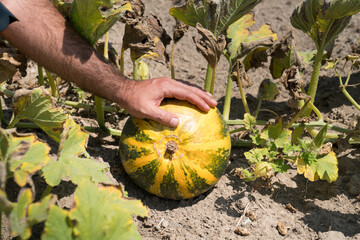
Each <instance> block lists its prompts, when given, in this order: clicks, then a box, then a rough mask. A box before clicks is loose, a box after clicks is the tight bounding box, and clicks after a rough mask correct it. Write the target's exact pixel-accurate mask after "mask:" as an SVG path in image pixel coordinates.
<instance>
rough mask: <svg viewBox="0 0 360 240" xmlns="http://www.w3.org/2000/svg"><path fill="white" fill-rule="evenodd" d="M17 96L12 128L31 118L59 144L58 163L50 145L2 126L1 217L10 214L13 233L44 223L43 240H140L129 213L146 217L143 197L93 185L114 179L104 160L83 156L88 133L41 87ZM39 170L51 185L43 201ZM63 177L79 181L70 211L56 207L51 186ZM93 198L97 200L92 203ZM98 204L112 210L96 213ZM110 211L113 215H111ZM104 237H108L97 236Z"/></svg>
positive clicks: (24, 232) (24, 235)
mask: <svg viewBox="0 0 360 240" xmlns="http://www.w3.org/2000/svg"><path fill="white" fill-rule="evenodd" d="M13 99H14V102H13V105H14V116H13V118H12V121H11V122H10V124H9V127H12V126H16V125H18V124H20V121H21V120H30V121H32V122H33V123H35V124H36V125H37V126H39V127H40V128H41V129H42V130H43V131H44V132H45V133H47V134H48V135H49V136H50V137H51V138H53V139H54V140H55V141H57V142H58V143H59V145H58V153H57V157H55V159H56V161H55V160H53V159H50V147H49V146H48V145H47V144H46V143H44V142H42V141H41V140H39V139H38V138H37V137H36V136H35V135H34V134H25V135H24V134H17V133H16V132H15V131H14V129H9V130H4V129H0V173H1V174H0V176H1V177H0V216H1V215H2V213H4V214H5V215H6V216H8V217H9V220H10V228H11V231H12V236H14V237H15V236H19V237H20V238H21V239H28V238H29V237H30V236H31V228H32V226H34V225H35V224H37V223H41V222H45V231H44V234H43V238H45V239H53V238H62V239H75V238H76V239H78V238H83V239H99V238H101V239H116V236H119V235H120V236H121V234H122V235H124V236H131V238H133V239H139V238H140V235H139V233H138V232H137V230H136V226H135V225H134V224H133V222H132V219H131V215H133V214H135V215H138V216H145V215H146V214H147V209H146V208H144V207H143V206H142V204H141V202H140V201H138V200H137V201H135V200H129V199H127V198H126V193H124V191H122V190H119V189H117V188H115V187H112V186H109V187H97V186H96V185H95V183H100V182H101V183H107V184H111V182H110V179H109V178H108V176H107V175H106V172H107V171H108V170H107V168H106V167H105V166H104V164H101V163H96V162H94V161H92V160H91V159H89V157H83V156H88V154H87V153H86V145H87V140H88V137H89V134H88V133H87V132H85V131H84V130H82V129H81V127H80V126H79V125H78V124H76V123H75V122H74V121H73V120H72V119H71V118H70V117H69V116H68V115H67V114H65V113H64V112H63V110H62V109H61V108H57V107H55V105H54V101H53V99H52V98H51V95H50V94H49V93H47V92H46V90H44V89H43V88H38V89H34V90H32V91H31V90H24V89H21V90H18V91H17V92H16V93H15V95H14V98H13ZM35 174H40V175H41V176H43V177H44V179H45V182H46V183H47V184H48V185H47V188H46V189H45V191H44V192H43V193H42V199H41V200H40V201H37V202H35V201H34V199H35V194H36V193H37V192H36V189H35V186H34V183H33V180H32V177H33V175H35ZM10 178H13V179H14V181H15V183H16V184H17V185H18V186H19V187H20V188H21V190H20V191H19V194H18V200H17V202H12V201H10V200H9V197H8V196H7V193H6V191H5V184H6V182H7V181H8V180H9V179H10ZM64 178H68V179H69V180H70V181H72V182H73V183H75V184H78V187H77V189H76V191H75V201H76V206H75V207H74V208H73V209H71V210H70V211H65V210H62V209H61V208H59V207H58V206H56V205H55V202H56V196H55V195H52V194H51V190H52V187H53V186H56V185H58V184H59V183H60V182H61V180H62V179H64ZM38 193H40V194H41V192H38ZM124 194H125V195H124ZM84 196H86V197H84ZM89 199H93V200H94V201H93V202H91V203H90V202H89ZM95 199H96V201H95ZM84 200H85V201H84ZM97 201H98V202H97ZM99 205H102V206H103V207H104V208H109V209H111V211H110V210H109V211H105V212H104V211H103V208H102V211H101V213H100V212H98V213H97V214H96V215H94V213H95V212H96V209H98V210H99V208H98V206H99ZM86 212H91V213H92V216H93V217H94V219H95V220H98V219H102V218H106V219H107V220H106V221H105V220H104V221H101V224H103V225H101V224H99V222H98V221H89V220H88V219H87V218H86V217H85V216H83V215H82V214H81V213H85V215H86ZM109 212H112V213H114V214H113V215H112V216H110V215H109V214H108V213H109ZM119 216H121V219H119ZM109 217H110V218H109ZM85 218H86V219H85ZM94 219H93V220H94ZM70 222H71V224H70ZM97 227H99V228H101V230H98V229H97ZM0 229H1V228H0ZM89 229H93V230H96V229H97V230H96V234H94V235H92V236H89V235H88V234H89ZM105 235H106V237H107V238H105V237H99V236H105ZM98 237H99V238H98Z"/></svg>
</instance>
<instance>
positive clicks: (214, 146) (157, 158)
mask: <svg viewBox="0 0 360 240" xmlns="http://www.w3.org/2000/svg"><path fill="white" fill-rule="evenodd" d="M160 108H162V109H165V110H167V111H169V112H172V113H175V114H176V115H177V116H178V117H179V119H180V123H179V125H178V126H177V127H176V128H170V127H166V126H164V125H162V124H160V123H158V122H155V121H152V120H148V119H139V118H135V117H130V118H129V119H128V120H127V122H126V124H125V126H124V129H123V132H122V135H121V139H120V157H121V161H122V164H123V166H124V168H125V171H126V172H127V173H128V175H129V176H130V177H131V178H132V179H133V181H134V182H135V183H136V184H138V185H139V186H140V187H141V188H143V189H145V190H146V191H148V192H150V193H153V194H155V195H157V196H159V197H163V198H170V199H186V198H192V197H195V196H197V195H200V194H202V193H204V192H206V191H207V190H209V189H210V188H211V187H212V186H214V185H215V184H216V183H217V182H218V181H219V179H220V177H221V176H222V175H223V174H224V171H225V168H226V167H227V164H228V159H229V155H230V149H231V141H230V134H229V131H228V128H227V126H226V123H225V121H224V120H223V118H222V116H221V114H220V112H219V111H218V110H217V109H216V108H212V109H210V111H209V112H203V111H201V110H199V109H198V108H197V107H195V106H194V105H192V104H190V103H188V102H186V101H179V100H174V99H170V100H166V101H163V103H162V105H161V106H160Z"/></svg>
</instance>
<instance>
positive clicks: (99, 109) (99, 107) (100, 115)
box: [94, 96, 105, 128]
mask: <svg viewBox="0 0 360 240" xmlns="http://www.w3.org/2000/svg"><path fill="white" fill-rule="evenodd" d="M94 99H95V109H96V120H97V122H98V124H99V126H100V127H101V128H105V116H104V101H103V99H102V98H101V97H98V96H94Z"/></svg>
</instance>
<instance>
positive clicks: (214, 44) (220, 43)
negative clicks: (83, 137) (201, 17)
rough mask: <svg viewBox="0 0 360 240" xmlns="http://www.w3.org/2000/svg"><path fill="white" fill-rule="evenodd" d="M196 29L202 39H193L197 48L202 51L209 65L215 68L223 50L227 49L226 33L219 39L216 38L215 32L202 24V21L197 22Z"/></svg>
mask: <svg viewBox="0 0 360 240" xmlns="http://www.w3.org/2000/svg"><path fill="white" fill-rule="evenodd" d="M196 29H197V30H198V33H199V34H200V35H201V37H202V38H201V39H200V40H196V39H195V37H193V40H194V42H195V45H196V50H197V51H198V52H200V53H201V54H202V55H203V56H204V58H205V59H206V61H207V62H208V63H209V65H210V66H211V67H212V68H214V67H215V66H216V64H217V62H218V61H219V59H220V56H221V53H222V51H223V50H224V49H225V46H226V40H225V36H224V35H220V36H219V38H218V39H216V38H215V36H214V34H213V33H212V32H211V31H210V30H208V29H206V28H203V27H202V26H201V24H200V23H197V24H196Z"/></svg>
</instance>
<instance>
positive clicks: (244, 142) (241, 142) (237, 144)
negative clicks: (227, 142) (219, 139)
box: [231, 138, 252, 147]
mask: <svg viewBox="0 0 360 240" xmlns="http://www.w3.org/2000/svg"><path fill="white" fill-rule="evenodd" d="M251 144H252V141H251V140H239V139H234V138H231V146H232V147H250V146H251Z"/></svg>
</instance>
